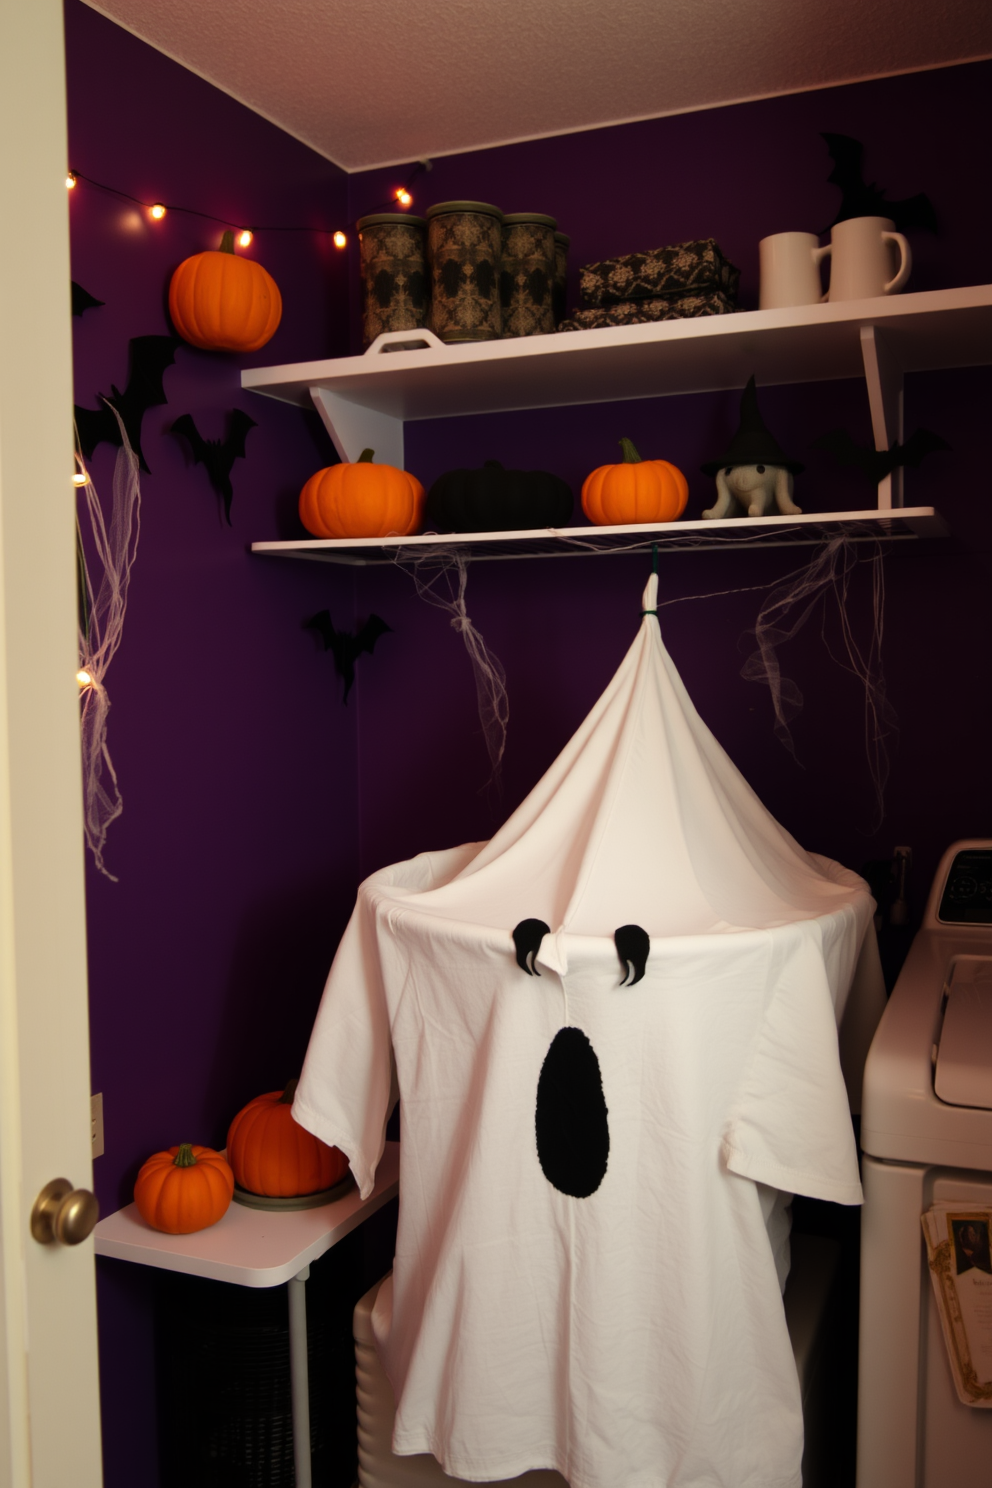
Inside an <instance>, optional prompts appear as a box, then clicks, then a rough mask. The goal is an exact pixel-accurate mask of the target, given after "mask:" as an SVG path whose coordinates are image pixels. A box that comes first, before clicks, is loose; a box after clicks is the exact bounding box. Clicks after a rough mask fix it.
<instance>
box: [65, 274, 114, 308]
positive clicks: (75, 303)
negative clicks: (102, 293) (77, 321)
mask: <svg viewBox="0 0 992 1488" xmlns="http://www.w3.org/2000/svg"><path fill="white" fill-rule="evenodd" d="M70 284H71V286H72V313H73V315H82V313H83V311H84V310H96V309H97V308H98V307H99V306H100V305H104V304H106V301H105V300H98V299H96V298H95V296H93V295H91V294H90V292H89V290H88V289H84V288H83V286H82V285H81V284H77V283H76V281H75V279H72V280H70Z"/></svg>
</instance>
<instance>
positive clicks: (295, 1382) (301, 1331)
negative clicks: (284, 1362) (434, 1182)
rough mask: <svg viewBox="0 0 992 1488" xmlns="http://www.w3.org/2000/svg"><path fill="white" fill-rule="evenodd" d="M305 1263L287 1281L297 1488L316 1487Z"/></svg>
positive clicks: (307, 1275)
mask: <svg viewBox="0 0 992 1488" xmlns="http://www.w3.org/2000/svg"><path fill="white" fill-rule="evenodd" d="M309 1276H310V1267H309V1266H304V1267H303V1270H302V1271H299V1272H298V1273H297V1274H296V1275H295V1276H294V1277H293V1278H292V1280H291V1281H288V1282H287V1283H286V1290H287V1292H288V1293H289V1374H290V1381H291V1384H292V1400H293V1463H294V1465H295V1467H296V1488H312V1483H313V1478H312V1474H311V1470H310V1368H309V1364H308V1362H307V1279H308V1278H309Z"/></svg>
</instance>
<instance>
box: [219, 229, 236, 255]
mask: <svg viewBox="0 0 992 1488" xmlns="http://www.w3.org/2000/svg"><path fill="white" fill-rule="evenodd" d="M220 251H221V253H233V252H234V234H233V232H226V233H225V234H224V236H223V237H222V238H221V240H220Z"/></svg>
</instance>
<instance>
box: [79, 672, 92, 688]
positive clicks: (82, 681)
mask: <svg viewBox="0 0 992 1488" xmlns="http://www.w3.org/2000/svg"><path fill="white" fill-rule="evenodd" d="M76 681H77V682H78V683H79V686H80V687H81V688H82V687H92V686H93V678H92V677H91V676H90V674H89V672H86V671H84V670H83V668H82V667H80V669H79V671H78V672H77V673H76Z"/></svg>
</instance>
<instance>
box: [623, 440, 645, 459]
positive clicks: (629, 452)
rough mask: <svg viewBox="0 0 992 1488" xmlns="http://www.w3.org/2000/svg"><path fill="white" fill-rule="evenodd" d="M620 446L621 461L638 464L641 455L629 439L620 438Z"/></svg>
mask: <svg viewBox="0 0 992 1488" xmlns="http://www.w3.org/2000/svg"><path fill="white" fill-rule="evenodd" d="M620 448H621V449H622V450H623V463H624V464H625V465H640V463H641V457H640V455H639V454H638V453H637V450H636V449H635V448H634V445H633V443H632V441H631V440H629V439H621V441H620Z"/></svg>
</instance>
